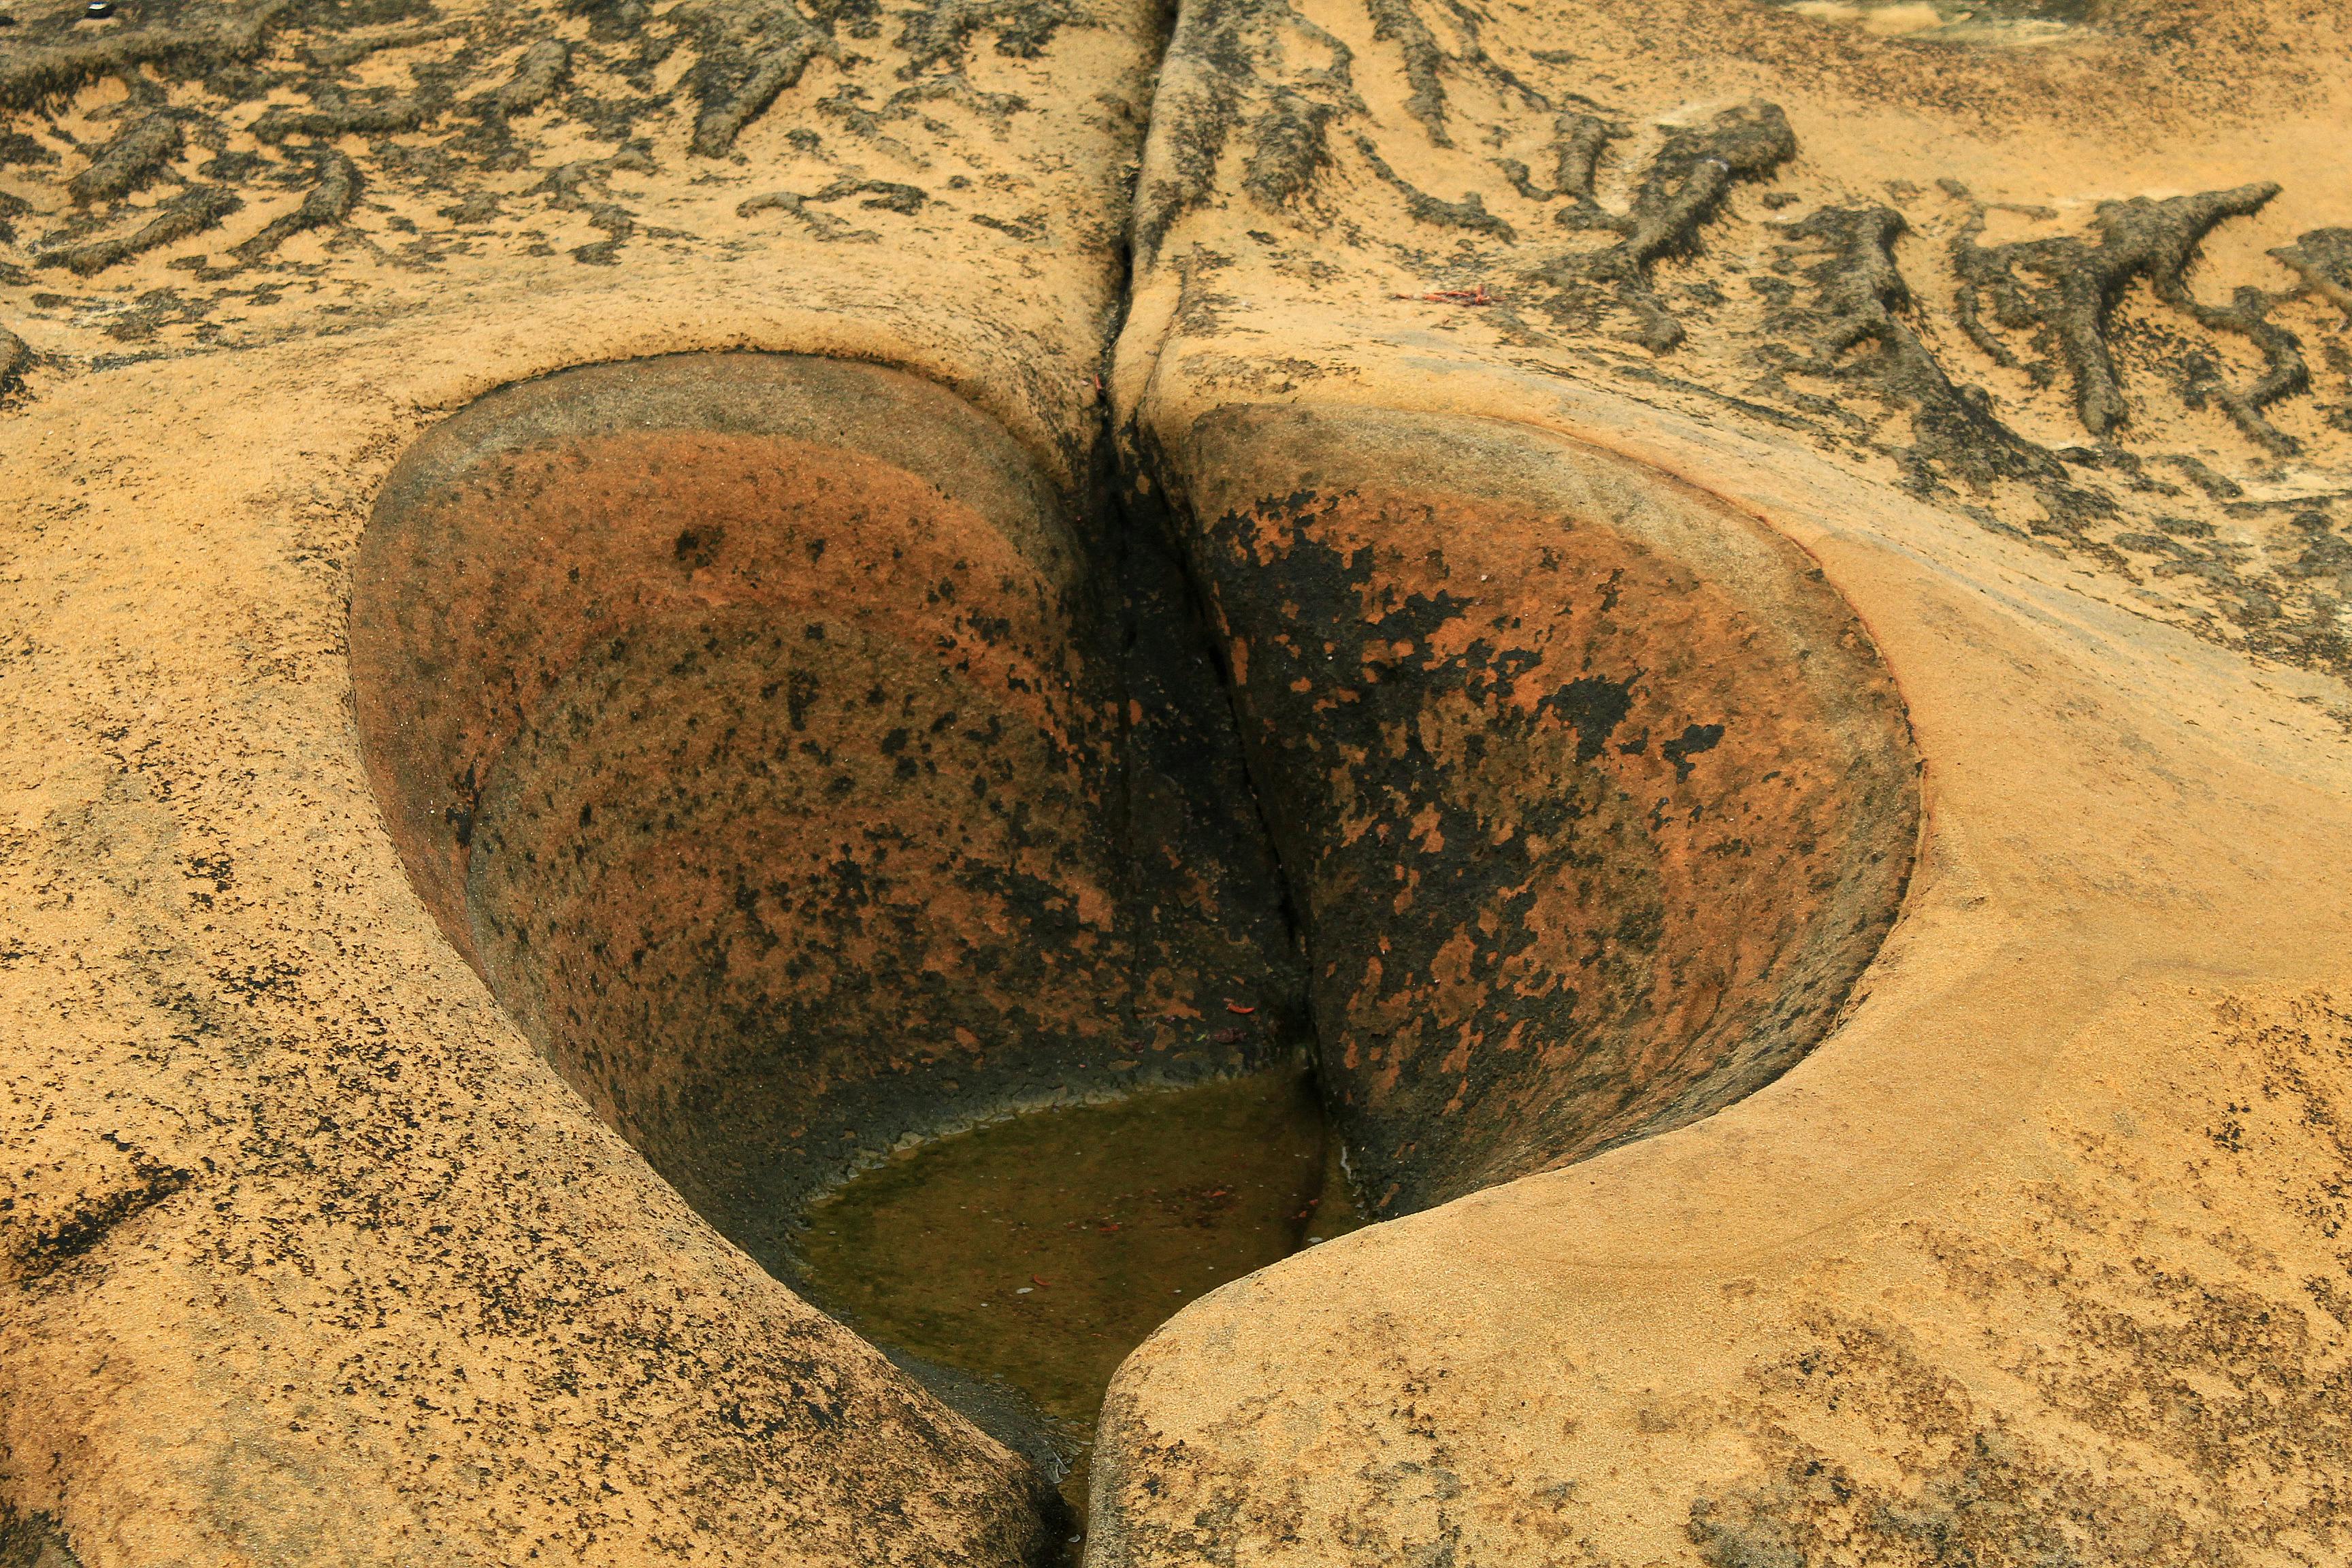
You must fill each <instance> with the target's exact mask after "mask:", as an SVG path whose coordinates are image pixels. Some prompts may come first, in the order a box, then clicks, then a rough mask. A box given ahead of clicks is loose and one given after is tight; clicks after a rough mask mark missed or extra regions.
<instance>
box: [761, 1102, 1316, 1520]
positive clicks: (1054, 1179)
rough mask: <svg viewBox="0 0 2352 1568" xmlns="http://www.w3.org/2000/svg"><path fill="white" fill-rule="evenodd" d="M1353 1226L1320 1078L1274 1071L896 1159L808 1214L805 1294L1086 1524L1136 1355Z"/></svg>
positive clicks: (797, 1271) (985, 1132) (1049, 1117)
mask: <svg viewBox="0 0 2352 1568" xmlns="http://www.w3.org/2000/svg"><path fill="white" fill-rule="evenodd" d="M1359 1223H1360V1222H1359V1221H1358V1219H1357V1217H1356V1213H1355V1206H1354V1204H1353V1201H1352V1198H1351V1196H1350V1194H1349V1188H1348V1184H1347V1182H1346V1177H1345V1173H1344V1171H1343V1169H1342V1166H1341V1163H1340V1160H1339V1148H1338V1144H1337V1142H1336V1140H1333V1139H1331V1138H1330V1137H1329V1135H1328V1133H1327V1131H1326V1129H1325V1126H1324V1121H1323V1116H1322V1110H1321V1106H1320V1104H1319V1102H1318V1098H1317V1095H1316V1089H1315V1084H1314V1080H1313V1078H1312V1076H1311V1075H1310V1074H1308V1073H1307V1072H1305V1071H1303V1070H1295V1069H1293V1070H1276V1071H1273V1072H1268V1073H1260V1074H1257V1075H1254V1076H1252V1077H1247V1078H1243V1079H1229V1080H1224V1081H1220V1082H1215V1083H1209V1084H1203V1085H1199V1086H1196V1087H1193V1088H1190V1089H1160V1090H1148V1091H1145V1092H1143V1093H1140V1094H1137V1095H1133V1096H1130V1097H1129V1098H1128V1099H1126V1100H1118V1101H1115V1102H1111V1103H1108V1104H1100V1105H1075V1106H1067V1107H1060V1108H1055V1109H1050V1110H1035V1111H1030V1112H1026V1113H1024V1114H1023V1115H1020V1116H1016V1117H1013V1118H1011V1119H1008V1120H1006V1121H998V1122H992V1123H991V1124H989V1125H987V1126H984V1127H980V1128H975V1129H973V1130H972V1131H968V1132H961V1133H957V1134H953V1135H951V1136H950V1137H947V1138H944V1139H940V1140H938V1141H936V1142H929V1143H924V1144H920V1145H918V1146H917V1147H915V1148H912V1149H908V1150H906V1151H903V1152H899V1153H897V1154H894V1155H893V1156H891V1157H890V1159H888V1160H887V1162H885V1163H882V1164H880V1165H878V1166H877V1167H875V1168H874V1169H872V1170H869V1171H866V1172H864V1173H860V1174H859V1175H857V1176H856V1177H854V1178H853V1179H852V1180H850V1181H849V1182H848V1183H847V1184H845V1185H844V1186H843V1187H841V1188H840V1189H838V1190H837V1191H835V1192H833V1193H830V1194H826V1195H825V1196H824V1198H823V1199H821V1200H820V1201H819V1202H818V1203H816V1204H815V1205H813V1206H812V1207H810V1208H809V1209H808V1211H807V1212H806V1213H805V1215H803V1220H802V1228H801V1229H800V1231H799V1233H798V1235H797V1237H795V1240H794V1247H793V1249H794V1253H795V1259H794V1265H795V1266H794V1268H793V1281H794V1283H795V1284H796V1285H797V1286H798V1287H799V1288H800V1289H802V1290H803V1291H804V1292H805V1293H806V1294H807V1296H808V1298H809V1300H812V1301H814V1302H815V1303H816V1304H817V1305H819V1306H821V1307H823V1308H824V1309H825V1310H827V1311H829V1312H832V1313H833V1314H834V1315H835V1316H836V1317H838V1318H840V1319H841V1320H842V1321H844V1322H845V1323H847V1324H849V1325H850V1326H851V1327H853V1328H856V1330H857V1331H859V1332H861V1333H863V1334H864V1335H866V1337H867V1338H868V1339H870V1340H872V1341H874V1342H876V1343H877V1344H878V1345H880V1346H882V1347H883V1348H884V1350H885V1351H886V1352H887V1353H889V1354H890V1355H891V1356H892V1357H893V1359H894V1360H897V1361H898V1363H899V1364H900V1365H901V1366H904V1367H906V1368H908V1371H910V1372H911V1373H913V1374H914V1375H915V1376H916V1377H917V1378H918V1379H919V1380H920V1381H923V1382H924V1383H925V1384H927V1386H929V1387H931V1388H933V1389H934V1390H935V1391H937V1392H938V1393H939V1394H940V1396H941V1397H942V1398H943V1399H946V1400H947V1401H948V1402H949V1403H950V1404H951V1405H957V1406H958V1407H959V1408H961V1409H963V1410H964V1411H965V1412H966V1414H968V1415H972V1417H973V1419H974V1420H976V1421H977V1422H979V1424H980V1425H981V1426H982V1427H983V1428H985V1429H987V1430H989V1431H990V1432H992V1434H993V1435H994V1436H998V1437H1000V1438H1002V1439H1003V1440H1004V1441H1006V1442H1007V1443H1009V1444H1011V1445H1012V1446H1013V1447H1016V1448H1017V1449H1020V1450H1021V1451H1023V1452H1024V1453H1027V1454H1030V1455H1031V1456H1033V1457H1034V1458H1035V1459H1036V1460H1037V1461H1038V1462H1039V1463H1040V1464H1041V1465H1043V1466H1044V1467H1045V1468H1047V1469H1048V1471H1049V1473H1052V1474H1055V1476H1056V1477H1057V1479H1059V1481H1060V1483H1061V1488H1062V1491H1063V1495H1064V1496H1065V1498H1066V1500H1068V1501H1069V1503H1070V1505H1071V1506H1072V1508H1073V1509H1074V1510H1077V1512H1078V1514H1079V1516H1080V1518H1081V1520H1082V1521H1083V1518H1084V1512H1085V1509H1086V1487H1087V1479H1088V1477H1089V1467H1088V1464H1087V1456H1088V1454H1089V1452H1090V1451H1091V1449H1092V1448H1093V1446H1094V1430H1095V1421H1096V1417H1097V1415H1098V1414H1099V1412H1100V1410H1101V1407H1102V1396H1103V1391H1104V1390H1105V1389H1106V1388H1107V1387H1108V1385H1109V1383H1110V1379H1111V1374H1112V1373H1114V1372H1116V1371H1117V1370H1118V1364H1119V1363H1120V1362H1122V1361H1124V1360H1125V1359H1126V1358H1127V1355H1128V1353H1129V1352H1130V1351H1132V1350H1133V1349H1134V1348H1135V1347H1136V1346H1137V1345H1139V1344H1140V1343H1142V1342H1143V1341H1144V1339H1145V1338H1146V1337H1147V1336H1148V1335H1150V1332H1151V1331H1153V1330H1154V1329H1156V1328H1158V1327H1159V1326H1160V1324H1161V1323H1162V1322H1164V1321H1167V1320H1168V1319H1169V1318H1171V1317H1173V1316H1174V1315H1175V1314H1176V1313H1177V1312H1178V1311H1180V1310H1182V1309H1183V1308H1185V1307H1186V1306H1188V1305H1190V1304H1191V1303H1192V1301H1194V1300H1199V1299H1200V1298H1202V1297H1203V1296H1205V1295H1207V1294H1208V1293H1209V1292H1211V1291H1213V1290H1214V1289H1217V1288H1219V1287H1220V1286H1223V1285H1225V1284H1227V1283H1229V1282H1231V1281H1233V1280H1234V1279H1241V1278H1242V1277H1244V1275H1248V1274H1251V1273H1254V1272H1255V1271H1256V1270H1258V1269H1260V1268H1266V1267H1268V1266H1270V1265H1272V1264H1275V1263H1277V1262H1279V1261H1281V1260H1282V1259H1283V1258H1287V1257H1289V1256H1290V1255H1291V1254H1292V1253H1294V1252H1296V1251H1297V1250H1298V1249H1299V1248H1300V1247H1303V1246H1307V1245H1309V1244H1310V1242H1320V1241H1322V1240H1324V1239H1327V1238H1328V1237H1334V1236H1339V1235H1344V1234H1345V1233H1347V1232H1348V1231H1349V1230H1352V1229H1354V1228H1355V1227H1356V1226H1357V1225H1358V1224H1359ZM958 1374H962V1375H961V1376H959V1375H958ZM975 1383H976V1384H979V1386H976V1387H975V1386H973V1384H975Z"/></svg>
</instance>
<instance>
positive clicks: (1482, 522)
mask: <svg viewBox="0 0 2352 1568" xmlns="http://www.w3.org/2000/svg"><path fill="white" fill-rule="evenodd" d="M1162 471H1163V473H1164V474H1165V475H1166V476H1167V478H1168V479H1170V481H1171V492H1172V493H1173V494H1174V495H1176V497H1177V498H1178V503H1179V504H1178V510H1177V516H1176V527H1177V528H1178V530H1179V531H1181V534H1182V536H1183V538H1184V541H1185V547H1186V549H1187V550H1188V551H1189V552H1190V554H1191V556H1192V562H1193V565H1194V569H1195V571H1196V572H1197V573H1198V574H1199V576H1200V578H1201V580H1202V585H1203V593H1204V596H1205V597H1206V599H1207V601H1208V604H1209V605H1210V609H1211V613H1212V616H1213V621H1214V624H1215V629H1216V632H1217V635H1218V637H1220V639H1221V642H1222V646H1223V649H1224V651H1225V657H1226V659H1227V661H1228V664H1229V667H1230V678H1231V680H1232V684H1233V689H1234V694H1235V702H1236V706H1237V708H1238V710H1239V713H1240V716H1241V723H1242V730H1243V734H1244V740H1245V742H1246V744H1247V745H1248V747H1249V752H1250V763H1251V771H1252V774H1253V777H1254V779H1255V783H1256V785H1257V788H1258V790H1259V793H1260V795H1261V797H1262V799H1263V800H1264V803H1265V811H1266V816H1267V818H1268V821H1269V822H1270V824H1271V825H1272V828H1273V832H1274V837H1275V841H1276V847H1277V850H1278V852H1279V854H1280V857H1281V859H1282V863H1283V866H1284V868H1285V870H1286V874H1287V876H1288V877H1289V879H1290V882H1291V887H1292V890H1293V896H1294V898H1295V899H1296V900H1297V907H1298V909H1299V911H1300V915H1301V919H1302V921H1303V924H1304V930H1305V934H1306V939H1307V956H1308V960H1309V963H1310V984H1311V987H1312V1003H1313V1009H1314V1014H1315V1017H1316V1020H1317V1023H1318V1027H1319V1030H1320V1050H1321V1078H1322V1083H1323V1092H1324V1095H1325V1098H1326V1100H1327V1103H1328V1105H1329V1106H1330V1107H1331V1109H1332V1110H1333V1112H1334V1113H1335V1115H1336V1117H1337V1118H1338V1122H1339V1130H1340V1131H1341V1133H1342V1135H1343V1136H1344V1137H1345V1139H1346V1141H1347V1144H1348V1147H1349V1151H1350V1152H1351V1154H1352V1155H1353V1157H1354V1160H1355V1165H1354V1169H1355V1173H1356V1176H1357V1180H1358V1184H1359V1189H1360V1191H1361V1192H1362V1194H1364V1196H1365V1198H1366V1200H1367V1201H1368V1203H1369V1204H1370V1205H1371V1207H1372V1210H1373V1212H1374V1213H1375V1214H1377V1215H1383V1216H1385V1215H1395V1214H1401V1213H1405V1212H1409V1211H1411V1210H1413V1209H1417V1208H1422V1207H1425V1206H1428V1205H1432V1204H1435V1203H1441V1202H1444V1200H1446V1199H1448V1198H1452V1197H1457V1196H1460V1195H1461V1194H1465V1193H1468V1192H1473V1191H1475V1190H1476V1189H1477V1188H1479V1187H1482V1186H1486V1185H1489V1184H1493V1183H1496V1182H1500V1181H1507V1180H1509V1179H1510V1178H1512V1177H1514V1176H1519V1175H1525V1174H1528V1173H1530V1172H1533V1171H1538V1170H1543V1169H1547V1168H1549V1167H1552V1166H1557V1165H1561V1164H1566V1163H1570V1162H1572V1161H1574V1160H1577V1159H1580V1158H1583V1157H1585V1156H1588V1155H1591V1154H1593V1153H1596V1152H1600V1151H1601V1150H1604V1149H1607V1148H1610V1147H1612V1146H1613V1145H1615V1144H1619V1143H1622V1142H1629V1141H1631V1140H1633V1139H1635V1138H1639V1137H1643V1136H1646V1135H1648V1134H1651V1133H1654V1132H1658V1131H1664V1130H1666V1129H1668V1128H1671V1127H1675V1126H1678V1125H1681V1124H1682V1123H1684V1122H1687V1121H1693V1120H1696V1118H1698V1117H1700V1116H1703V1115H1705V1114H1706V1113H1707V1112H1709V1111H1711V1110H1718V1109H1720V1108H1721V1107H1723V1106H1725V1105H1727V1104H1729V1103H1730V1102H1731V1101H1733V1100H1738V1099H1739V1098H1740V1097H1742V1096H1744V1095H1746V1094H1748V1093H1750V1092H1752V1091H1753V1090H1754V1089H1757V1088H1759V1087H1760V1086H1761V1085H1762V1084H1764V1083H1767V1082H1769V1081H1770V1079H1773V1078H1774V1077H1776V1076H1778V1075H1779V1074H1780V1072H1782V1071H1784V1070H1785V1069H1786V1068H1788V1067H1789V1066H1790V1064H1791V1063H1793V1062H1794V1061H1796V1060H1797V1059H1798V1058H1801V1056H1802V1055H1803V1053H1804V1052H1805V1051H1806V1050H1808V1049H1810V1048H1811V1046H1812V1045H1813V1043H1814V1042H1815V1041H1817V1040H1819V1039H1820V1038H1821V1037H1822V1035H1823V1034H1824V1033H1825V1032H1826V1031H1827V1029H1828V1028H1829V1026H1830V1025H1831V1024H1832V1021H1833V1020H1834V1018H1835V1017H1836V1016H1837V1013H1838V1010H1839V1008H1840V1007H1841V1005H1843V1003H1844V1002H1845V1000H1846V998H1847V996H1848V994H1850V992H1851V991H1852V988H1853V984H1854V982H1855V980H1856V978H1857V977H1858V976H1859V975H1860V974H1861V973H1862V971H1863V968H1864V965H1866V964H1867V963H1869V961H1870V959H1871V957H1872V955H1873V954H1874V952H1876V951H1877V949H1878V945H1879V942H1880V941H1881V939H1882V938H1883V937H1884V935H1885V931H1887V929H1888V927H1889V926H1890V925H1891V923H1892V922H1893V920H1894V918H1895V910H1896V907H1897V905H1898V903H1899V902H1900V900H1901V897H1902V892H1903V889H1904V886H1905V883H1906V879H1907V876H1908V873H1909V868H1910V864H1911V858H1912V850H1913V844H1914V839H1915V837H1916V826H1917V812H1918V800H1917V793H1916V779H1915V774H1916V763H1915V760H1914V757H1913V753H1912V750H1911V745H1910V739H1909V732H1908V728H1907V725H1906V721H1905V719H1904V716H1903V710H1902V706H1901V703H1900V701H1899V700H1898V698H1897V696H1896V694H1895V689H1894V686H1893V683H1892V682H1891V681H1890V680H1889V679H1888V678H1887V676H1886V673H1885V669H1884V668H1882V667H1881V665H1880V663H1879V661H1878V658H1877V654H1876V651H1875V649H1874V647H1872V645H1871V643H1870V640H1869V638H1868V637H1867V636H1866V634H1865V633H1864V629H1863V628H1862V626H1860V625H1859V624H1858V623H1857V622H1856V621H1855V620H1854V618H1853V614H1852V612H1851V611H1850V610H1849V609H1848V608H1847V606H1846V605H1845V604H1844V602H1843V600H1842V599H1840V598H1839V597H1838V595H1836V594H1835V593H1834V591H1832V589H1831V588H1829V587H1828V585H1827V584H1824V583H1823V582H1822V577H1821V574H1820V573H1819V571H1818V570H1816V569H1814V568H1813V567H1812V565H1811V563H1810V561H1809V560H1808V559H1807V558H1806V557H1805V556H1804V555H1803V554H1802V552H1800V551H1798V550H1797V549H1795V548H1794V547H1793V546H1791V545H1790V544H1789V543H1788V542H1786V541H1784V540H1781V539H1779V538H1778V537H1776V536H1773V535H1771V534H1769V533H1768V532H1766V531H1764V530H1763V529H1761V528H1759V527H1758V526H1756V525H1755V524H1754V523H1752V522H1750V521H1748V520H1745V519H1742V518H1740V517H1738V515H1737V514H1735V513H1733V512H1731V511H1730V510H1728V509H1727V508H1723V507H1721V506H1718V505H1715V504H1713V503H1711V502H1709V501H1707V500H1706V499H1705V498H1702V497H1699V496H1697V495H1696V494H1691V493H1688V492H1685V491H1682V490H1680V489H1677V488H1676V487H1675V486H1673V485H1672V483H1671V482H1670V481H1667V480H1665V479H1663V478H1662V477H1661V476H1658V475H1656V474H1654V473H1650V472H1648V471H1646V470H1642V469H1639V468H1634V467H1633V466H1632V465H1628V464H1622V463H1618V462H1614V461H1612V460H1610V459H1608V458H1604V457H1602V456H1601V455H1599V454H1595V453H1592V452H1591V451H1589V450H1587V449H1584V448H1580V447H1575V446H1574V445H1572V444H1571V443H1569V442H1566V441H1563V440H1560V439H1558V438H1556V437H1548V436H1546V435H1544V434H1542V433H1540V432H1538V431H1534V430H1529V429H1526V428H1523V427H1517V426H1503V425H1496V424H1489V423H1486V422H1484V421H1477V420H1468V419H1447V418H1443V417H1436V416H1408V415H1399V414H1384V413H1379V412H1373V411H1359V412H1323V413H1317V412H1310V411H1307V410H1304V409H1273V408H1261V409H1255V410H1232V409H1229V410H1225V411H1223V412H1221V413H1217V414H1213V415H1211V416H1207V417H1206V418H1204V419H1203V420H1202V422H1201V423H1200V425H1199V426H1196V427H1195V429H1194V431H1193V433H1192V440H1191V442H1190V444H1189V446H1188V448H1187V449H1186V450H1183V451H1181V452H1175V453H1169V454H1165V455H1164V460H1163V463H1162Z"/></svg>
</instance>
